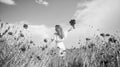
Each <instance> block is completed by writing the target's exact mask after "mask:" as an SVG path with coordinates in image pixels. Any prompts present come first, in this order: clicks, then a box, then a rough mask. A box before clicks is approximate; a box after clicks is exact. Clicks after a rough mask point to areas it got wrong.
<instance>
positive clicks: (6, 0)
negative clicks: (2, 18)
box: [0, 0, 15, 5]
mask: <svg viewBox="0 0 120 67" xmlns="http://www.w3.org/2000/svg"><path fill="white" fill-rule="evenodd" d="M0 2H1V3H4V4H7V5H15V1H14V0H0Z"/></svg>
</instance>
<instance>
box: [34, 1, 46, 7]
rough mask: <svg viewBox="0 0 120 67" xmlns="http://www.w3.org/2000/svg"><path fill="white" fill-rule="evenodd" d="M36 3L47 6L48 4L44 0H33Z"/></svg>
mask: <svg viewBox="0 0 120 67" xmlns="http://www.w3.org/2000/svg"><path fill="white" fill-rule="evenodd" d="M35 2H36V3H38V4H42V5H45V6H48V2H47V1H44V0H35Z"/></svg>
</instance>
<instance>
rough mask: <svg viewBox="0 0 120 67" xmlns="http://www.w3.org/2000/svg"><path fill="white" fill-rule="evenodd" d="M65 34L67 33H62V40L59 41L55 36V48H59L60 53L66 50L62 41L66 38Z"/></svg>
mask: <svg viewBox="0 0 120 67" xmlns="http://www.w3.org/2000/svg"><path fill="white" fill-rule="evenodd" d="M67 33H68V32H67V31H64V37H63V39H61V38H60V37H59V36H58V35H55V41H56V44H57V47H59V48H60V50H61V51H63V50H66V48H65V45H64V43H63V41H64V39H65V38H66V37H67Z"/></svg>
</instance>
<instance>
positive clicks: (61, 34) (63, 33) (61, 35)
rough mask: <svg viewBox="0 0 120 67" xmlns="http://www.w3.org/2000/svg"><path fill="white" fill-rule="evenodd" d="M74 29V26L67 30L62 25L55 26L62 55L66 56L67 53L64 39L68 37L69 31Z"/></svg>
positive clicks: (56, 39) (56, 40)
mask: <svg viewBox="0 0 120 67" xmlns="http://www.w3.org/2000/svg"><path fill="white" fill-rule="evenodd" d="M72 29H73V28H70V29H69V30H67V31H63V29H62V27H61V26H60V25H56V26H55V31H56V33H54V35H55V37H54V40H55V42H56V45H57V47H58V48H59V49H60V51H59V55H60V56H65V54H66V52H65V50H66V48H65V45H64V43H63V41H64V39H65V38H66V37H67V34H68V32H70V31H71V30H72Z"/></svg>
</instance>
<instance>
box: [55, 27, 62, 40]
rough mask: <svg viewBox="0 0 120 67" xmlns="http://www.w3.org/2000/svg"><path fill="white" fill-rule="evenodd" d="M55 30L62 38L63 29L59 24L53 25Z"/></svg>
mask: <svg viewBox="0 0 120 67" xmlns="http://www.w3.org/2000/svg"><path fill="white" fill-rule="evenodd" d="M55 31H56V32H57V35H58V36H59V37H60V38H61V39H63V38H64V33H63V29H62V27H61V26H60V25H56V26H55Z"/></svg>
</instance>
